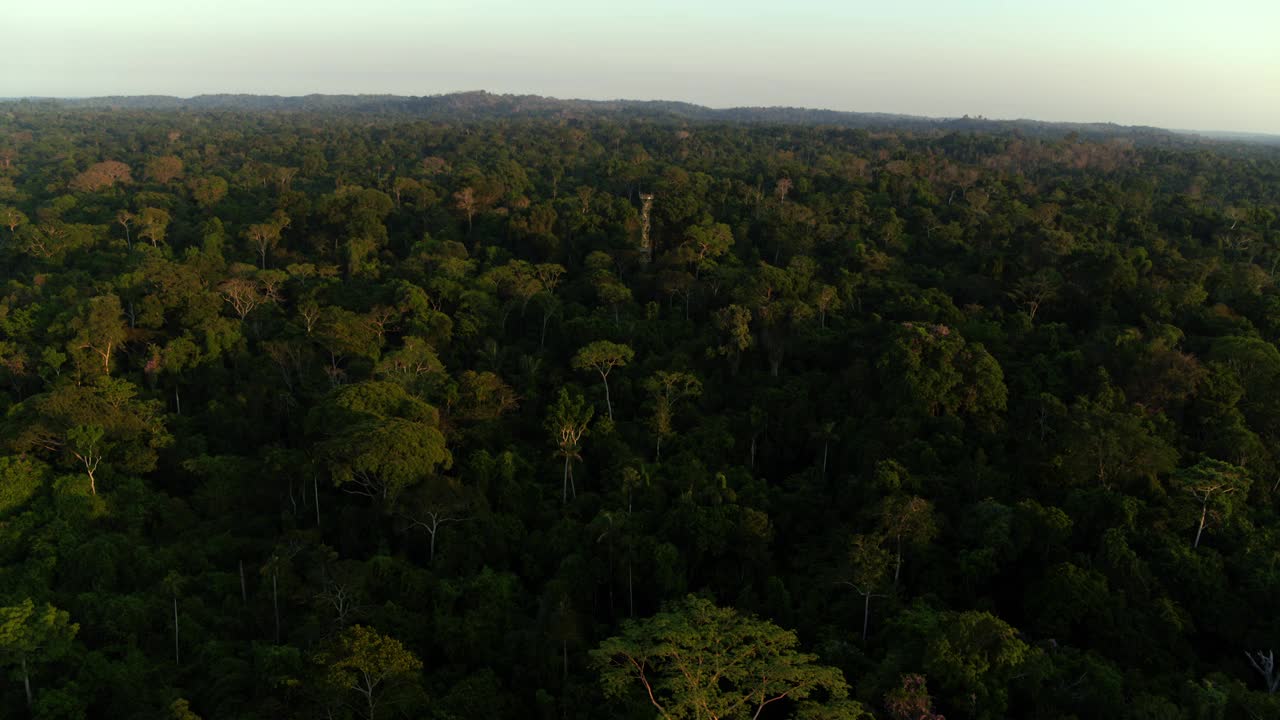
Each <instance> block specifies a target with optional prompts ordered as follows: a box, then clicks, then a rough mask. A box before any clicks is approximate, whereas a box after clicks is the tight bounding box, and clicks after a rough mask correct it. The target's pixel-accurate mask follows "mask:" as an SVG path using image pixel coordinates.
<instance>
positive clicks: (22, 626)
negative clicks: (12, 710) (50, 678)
mask: <svg viewBox="0 0 1280 720" xmlns="http://www.w3.org/2000/svg"><path fill="white" fill-rule="evenodd" d="M79 629H80V626H79V625H77V624H75V623H73V622H71V616H70V615H69V614H68V613H67V612H66V611H65V610H59V609H57V608H55V607H54V606H52V605H49V604H45V605H44V606H43V607H37V606H36V604H35V603H34V602H33V601H32V600H31V598H27V599H26V600H24V601H23V602H22V603H20V604H18V605H11V606H8V607H0V665H8V666H11V667H12V668H13V672H12V675H11V676H12V677H13V678H14V679H20V680H22V688H23V690H24V691H25V692H26V695H27V708H28V709H30V708H31V705H32V703H33V701H34V695H33V694H32V692H31V674H32V672H33V666H35V665H38V664H40V663H44V662H50V661H53V660H57V659H58V658H60V657H62V656H63V655H66V654H67V653H68V652H69V651H70V650H71V641H72V639H73V638H75V636H76V632H77V631H79Z"/></svg>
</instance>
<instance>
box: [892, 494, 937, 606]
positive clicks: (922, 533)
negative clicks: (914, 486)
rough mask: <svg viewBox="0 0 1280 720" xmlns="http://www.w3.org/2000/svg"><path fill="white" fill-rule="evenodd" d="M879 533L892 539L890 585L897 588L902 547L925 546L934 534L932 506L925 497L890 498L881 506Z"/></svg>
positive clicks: (898, 496)
mask: <svg viewBox="0 0 1280 720" xmlns="http://www.w3.org/2000/svg"><path fill="white" fill-rule="evenodd" d="M880 530H881V532H883V533H884V534H885V537H887V538H889V539H891V540H893V544H894V560H893V586H894V587H897V586H898V576H899V575H900V574H901V572H902V544H903V542H904V541H905V542H907V543H910V544H913V545H919V544H923V543H927V542H929V541H930V540H932V539H933V536H934V535H935V534H937V532H938V528H937V525H936V524H935V522H934V519H933V504H932V503H930V502H929V501H928V500H925V499H924V498H920V497H915V496H907V495H891V496H889V497H888V498H885V500H884V503H882V504H881V506H880Z"/></svg>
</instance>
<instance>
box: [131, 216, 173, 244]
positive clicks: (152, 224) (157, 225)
mask: <svg viewBox="0 0 1280 720" xmlns="http://www.w3.org/2000/svg"><path fill="white" fill-rule="evenodd" d="M168 229H169V211H167V210H162V209H160V208H153V207H149V208H143V209H142V212H140V213H138V237H144V238H146V239H148V240H150V241H151V246H152V247H156V246H158V245H159V244H160V243H162V242H164V237H165V232H166V231H167V230H168Z"/></svg>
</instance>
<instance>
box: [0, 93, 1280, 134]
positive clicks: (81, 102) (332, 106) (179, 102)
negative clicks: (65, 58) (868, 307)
mask: <svg viewBox="0 0 1280 720" xmlns="http://www.w3.org/2000/svg"><path fill="white" fill-rule="evenodd" d="M8 103H35V104H41V105H48V106H51V107H57V108H67V109H95V110H106V109H119V110H167V111H187V112H218V111H226V112H273V113H342V114H351V113H355V114H368V115H371V116H384V117H385V116H392V117H413V118H422V119H431V120H491V119H502V118H561V119H572V118H581V119H587V118H590V117H592V116H601V115H604V116H615V117H620V118H644V119H667V120H673V121H685V122H729V123H758V124H780V125H824V126H832V127H841V128H864V129H875V128H894V129H902V130H913V131H920V132H929V131H944V132H952V131H965V132H975V131H982V132H1010V131H1016V132H1018V133H1021V134H1023V135H1026V136H1030V137H1061V136H1064V135H1067V134H1069V133H1076V134H1078V135H1080V136H1082V137H1088V138H1091V139H1098V138H1127V139H1132V140H1134V141H1138V142H1143V143H1152V144H1163V143H1173V144H1185V143H1187V142H1196V141H1200V140H1206V139H1207V140H1219V141H1232V142H1254V143H1267V144H1276V145H1280V136H1275V135H1262V134H1253V133H1196V132H1188V131H1174V130H1166V129H1163V128H1156V127H1147V126H1126V125H1117V124H1114V123H1066V122H1045V121H1039V120H1025V119H1018V120H992V119H988V118H983V117H976V118H973V117H968V116H965V117H961V118H931V117H922V116H915V115H899V114H890V113H867V112H845V111H838V110H821V109H812V108H797V107H734V108H709V107H704V106H702V105H694V104H692V103H685V102H676V101H667V100H564V99H559V98H552V97H543V96H539V95H500V94H494V93H489V92H485V91H474V92H461V93H450V94H444V95H423V96H402V95H301V96H280V95H239V94H219V95H197V96H195V97H190V98H180V97H173V96H169V95H130V96H105V97H92V98H25V99H15V100H9V101H7V102H6V103H5V104H8Z"/></svg>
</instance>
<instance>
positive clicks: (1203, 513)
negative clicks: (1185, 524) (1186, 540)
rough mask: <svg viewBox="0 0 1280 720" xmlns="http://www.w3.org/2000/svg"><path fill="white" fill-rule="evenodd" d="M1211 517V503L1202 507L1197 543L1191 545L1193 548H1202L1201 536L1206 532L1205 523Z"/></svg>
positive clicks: (1197, 530)
mask: <svg viewBox="0 0 1280 720" xmlns="http://www.w3.org/2000/svg"><path fill="white" fill-rule="evenodd" d="M1208 515H1209V503H1207V502H1206V503H1205V504H1204V505H1201V506H1200V527H1199V528H1197V529H1196V541H1195V542H1194V543H1192V544H1191V547H1192V548H1198V547H1200V534H1201V533H1203V532H1204V521H1205V519H1206V517H1207V516H1208Z"/></svg>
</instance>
